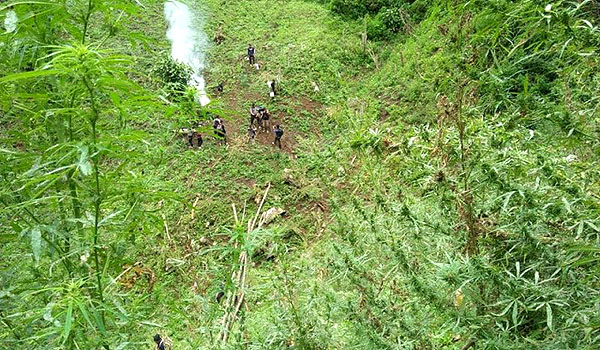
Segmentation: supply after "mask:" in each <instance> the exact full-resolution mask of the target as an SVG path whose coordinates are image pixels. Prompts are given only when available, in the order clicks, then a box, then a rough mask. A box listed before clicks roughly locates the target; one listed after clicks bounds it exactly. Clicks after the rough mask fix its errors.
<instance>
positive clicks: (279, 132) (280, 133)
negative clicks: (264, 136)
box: [273, 124, 283, 149]
mask: <svg viewBox="0 0 600 350" xmlns="http://www.w3.org/2000/svg"><path fill="white" fill-rule="evenodd" d="M273 133H274V134H275V140H274V141H273V144H274V145H275V146H277V147H279V149H281V137H282V136H283V130H282V129H281V127H280V126H279V124H278V125H275V127H274V128H273Z"/></svg>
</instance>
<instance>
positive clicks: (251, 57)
mask: <svg viewBox="0 0 600 350" xmlns="http://www.w3.org/2000/svg"><path fill="white" fill-rule="evenodd" d="M254 51H255V49H254V46H252V44H248V60H249V61H250V65H253V64H255V63H256V59H255V58H254Z"/></svg>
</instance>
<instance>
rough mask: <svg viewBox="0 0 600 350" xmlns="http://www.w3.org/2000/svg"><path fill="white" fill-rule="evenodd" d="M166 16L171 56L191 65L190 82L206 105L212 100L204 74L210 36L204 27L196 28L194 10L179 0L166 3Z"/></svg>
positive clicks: (199, 98)
mask: <svg viewBox="0 0 600 350" xmlns="http://www.w3.org/2000/svg"><path fill="white" fill-rule="evenodd" d="M165 18H166V19H167V22H168V23H169V28H168V29H167V38H168V39H169V41H171V57H173V59H174V60H176V61H179V62H182V63H185V64H186V65H188V66H190V68H191V69H192V77H191V79H190V81H189V83H188V84H189V85H191V86H194V87H195V88H196V89H197V90H198V95H197V98H198V102H200V104H201V105H202V106H204V105H206V104H208V103H209V102H210V99H209V98H208V96H207V95H206V86H205V82H204V77H203V76H202V71H203V70H204V58H205V55H204V50H205V49H206V48H207V47H208V38H207V37H206V35H205V34H204V32H203V31H202V29H195V27H197V25H196V23H194V16H193V15H192V11H191V10H190V8H189V7H188V6H187V5H185V4H183V3H181V2H179V1H175V0H170V1H167V2H166V3H165Z"/></svg>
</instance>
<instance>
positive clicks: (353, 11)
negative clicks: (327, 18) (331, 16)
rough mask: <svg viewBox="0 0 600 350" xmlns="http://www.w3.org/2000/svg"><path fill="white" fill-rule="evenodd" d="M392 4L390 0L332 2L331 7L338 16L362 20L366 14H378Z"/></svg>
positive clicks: (339, 0)
mask: <svg viewBox="0 0 600 350" xmlns="http://www.w3.org/2000/svg"><path fill="white" fill-rule="evenodd" d="M392 3H393V1H390V0H331V2H330V3H329V7H330V8H331V11H332V12H333V13H336V14H338V15H342V16H346V17H350V18H360V17H363V16H364V15H366V14H376V13H378V12H379V10H381V9H382V8H383V7H385V6H389V5H391V4H392Z"/></svg>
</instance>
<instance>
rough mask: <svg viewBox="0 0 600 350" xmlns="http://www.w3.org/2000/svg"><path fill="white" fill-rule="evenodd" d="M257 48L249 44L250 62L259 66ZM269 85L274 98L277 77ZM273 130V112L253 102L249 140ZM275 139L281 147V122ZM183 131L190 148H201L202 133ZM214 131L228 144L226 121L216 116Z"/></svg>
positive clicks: (220, 86)
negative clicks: (258, 134) (260, 133)
mask: <svg viewBox="0 0 600 350" xmlns="http://www.w3.org/2000/svg"><path fill="white" fill-rule="evenodd" d="M255 52H256V49H255V48H254V46H252V44H248V62H249V63H250V65H252V66H255V67H257V69H258V64H257V63H256V57H255ZM267 85H268V86H269V90H270V91H269V96H270V97H271V99H274V98H275V96H276V94H277V93H276V90H275V86H276V83H275V79H273V80H270V81H268V82H267ZM215 89H216V91H217V93H219V94H221V93H223V91H224V84H223V83H222V82H221V83H219V85H217V87H216V88H215ZM270 130H271V113H270V112H269V110H268V109H267V108H265V107H264V106H262V105H261V106H258V107H257V106H256V104H255V103H253V104H252V107H251V108H250V125H249V126H248V140H249V141H250V142H254V140H255V138H256V135H257V133H259V132H261V131H262V132H265V133H266V132H269V131H270ZM272 130H273V134H274V140H273V142H272V143H271V144H273V145H274V146H276V147H278V148H279V149H281V138H282V137H283V129H282V128H281V126H280V125H279V124H277V125H275V126H274V127H273V128H272ZM182 132H184V133H187V141H188V145H189V147H190V148H194V147H197V148H201V147H202V144H203V143H204V140H203V139H202V135H201V134H200V133H199V132H197V131H196V130H195V129H182ZM213 132H214V135H215V138H216V141H217V144H226V143H227V132H226V131H225V123H224V122H223V120H222V119H220V118H215V119H214V120H213Z"/></svg>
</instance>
